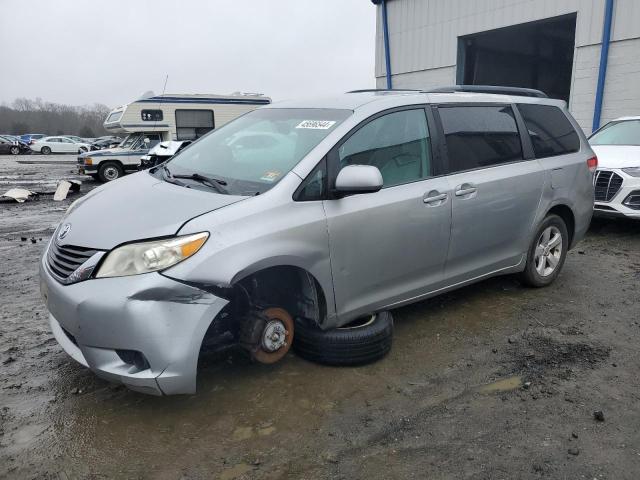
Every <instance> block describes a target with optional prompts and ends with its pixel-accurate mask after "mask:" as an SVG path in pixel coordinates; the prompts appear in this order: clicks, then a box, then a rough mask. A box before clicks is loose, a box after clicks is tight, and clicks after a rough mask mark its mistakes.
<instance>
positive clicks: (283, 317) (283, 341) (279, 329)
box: [252, 307, 294, 363]
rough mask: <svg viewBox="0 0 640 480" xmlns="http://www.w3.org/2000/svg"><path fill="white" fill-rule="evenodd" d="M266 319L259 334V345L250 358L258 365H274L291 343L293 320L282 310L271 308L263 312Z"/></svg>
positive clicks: (285, 352)
mask: <svg viewBox="0 0 640 480" xmlns="http://www.w3.org/2000/svg"><path fill="white" fill-rule="evenodd" d="M262 313H263V315H264V316H265V317H266V322H265V323H264V328H263V329H262V333H261V334H260V340H259V344H258V345H257V348H255V349H254V350H253V351H252V356H253V358H254V359H255V360H257V361H258V362H260V363H275V362H277V361H278V360H280V359H281V358H282V357H284V356H285V355H286V354H287V352H288V351H289V349H290V348H291V344H292V341H293V325H294V323H293V318H291V315H289V312H287V311H286V310H285V309H283V308H278V307H272V308H267V309H266V310H264V311H263V312H262Z"/></svg>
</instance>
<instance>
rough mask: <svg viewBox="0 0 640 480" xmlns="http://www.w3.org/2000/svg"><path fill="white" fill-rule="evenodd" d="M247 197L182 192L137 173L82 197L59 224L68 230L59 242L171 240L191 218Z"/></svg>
mask: <svg viewBox="0 0 640 480" xmlns="http://www.w3.org/2000/svg"><path fill="white" fill-rule="evenodd" d="M246 198H247V197H241V196H236V195H221V194H217V193H215V192H212V191H209V190H200V189H195V188H186V187H181V186H178V185H174V184H172V183H168V182H164V181H162V180H159V179H157V178H155V177H153V176H152V175H150V174H149V173H148V172H147V171H144V172H139V173H136V174H133V175H129V176H127V177H123V178H121V179H119V180H115V181H113V182H109V183H107V184H105V185H103V186H102V187H99V188H97V189H96V190H94V191H92V192H90V193H89V194H88V195H87V196H86V197H83V198H81V199H80V201H79V204H78V206H77V207H76V208H74V209H73V210H72V211H71V213H70V214H69V215H68V216H67V217H66V218H64V219H63V220H62V222H61V223H62V224H65V225H66V224H69V225H70V226H71V228H70V230H69V232H68V233H67V235H66V236H65V238H64V241H63V242H62V243H64V244H65V245H76V246H80V247H87V248H94V249H99V250H109V249H111V248H113V247H115V246H117V245H119V244H121V243H125V242H131V241H136V240H144V239H148V238H155V237H162V236H167V235H174V234H175V233H176V232H177V231H178V230H179V229H180V227H181V226H182V224H183V223H185V222H186V221H188V220H190V219H192V218H193V217H196V216H198V215H202V214H203V213H207V212H210V211H212V210H217V209H218V208H222V207H224V206H226V205H230V204H232V203H236V202H239V201H241V200H244V199H246Z"/></svg>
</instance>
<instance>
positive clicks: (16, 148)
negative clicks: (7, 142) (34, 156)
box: [9, 146, 20, 155]
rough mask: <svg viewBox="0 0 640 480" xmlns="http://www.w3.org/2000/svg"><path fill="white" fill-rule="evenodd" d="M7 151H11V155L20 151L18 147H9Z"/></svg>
mask: <svg viewBox="0 0 640 480" xmlns="http://www.w3.org/2000/svg"><path fill="white" fill-rule="evenodd" d="M9 152H11V155H18V154H19V153H20V147H15V146H14V147H11V148H10V149H9Z"/></svg>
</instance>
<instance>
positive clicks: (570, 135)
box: [518, 103, 580, 158]
mask: <svg viewBox="0 0 640 480" xmlns="http://www.w3.org/2000/svg"><path fill="white" fill-rule="evenodd" d="M518 110H520V113H521V114H522V118H523V119H524V123H525V125H526V126H527V130H528V131H529V137H530V138H531V143H532V144H533V151H534V152H535V154H536V158H544V157H553V156H555V155H564V154H567V153H572V152H577V151H578V150H580V137H578V134H577V133H576V131H575V129H574V128H573V125H571V122H570V121H569V119H568V118H567V116H566V115H565V114H564V113H563V112H562V110H560V109H559V108H558V107H554V106H552V105H535V104H530V103H521V104H518Z"/></svg>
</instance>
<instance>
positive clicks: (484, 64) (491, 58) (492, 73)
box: [457, 14, 576, 102]
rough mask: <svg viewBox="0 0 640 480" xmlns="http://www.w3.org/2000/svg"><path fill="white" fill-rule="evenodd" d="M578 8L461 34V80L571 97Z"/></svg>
mask: <svg viewBox="0 0 640 480" xmlns="http://www.w3.org/2000/svg"><path fill="white" fill-rule="evenodd" d="M575 38H576V14H570V15H563V16H561V17H554V18H549V19H545V20H540V21H537V22H531V23H525V24H522V25H517V26H513V27H505V28H500V29H497V30H491V31H488V32H482V33H475V34H473V35H467V36H464V37H460V38H459V39H458V71H457V83H458V84H464V85H500V86H509V87H525V88H537V89H539V90H542V91H543V92H545V93H546V94H547V95H549V96H550V97H551V98H559V99H562V100H566V101H567V102H569V95H570V93H571V71H572V69H573V52H574V46H575Z"/></svg>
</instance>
